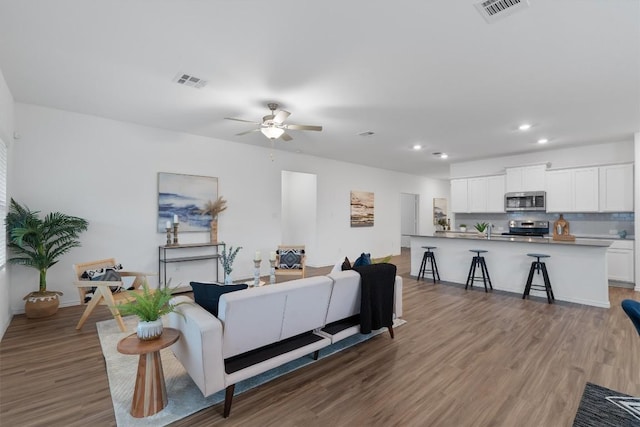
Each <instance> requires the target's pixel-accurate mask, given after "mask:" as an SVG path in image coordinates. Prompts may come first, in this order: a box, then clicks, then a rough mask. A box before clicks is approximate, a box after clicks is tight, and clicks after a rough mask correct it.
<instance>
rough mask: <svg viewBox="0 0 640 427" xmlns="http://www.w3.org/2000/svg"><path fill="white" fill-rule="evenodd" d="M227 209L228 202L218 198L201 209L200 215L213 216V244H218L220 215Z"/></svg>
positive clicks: (211, 234)
mask: <svg viewBox="0 0 640 427" xmlns="http://www.w3.org/2000/svg"><path fill="white" fill-rule="evenodd" d="M225 209H227V201H226V200H225V199H223V198H222V196H220V197H218V198H217V199H216V200H215V201H214V200H209V201H208V202H207V203H205V205H204V207H203V208H202V209H200V215H211V229H210V230H209V238H210V242H211V243H218V215H219V214H220V212H222V211H224V210H225Z"/></svg>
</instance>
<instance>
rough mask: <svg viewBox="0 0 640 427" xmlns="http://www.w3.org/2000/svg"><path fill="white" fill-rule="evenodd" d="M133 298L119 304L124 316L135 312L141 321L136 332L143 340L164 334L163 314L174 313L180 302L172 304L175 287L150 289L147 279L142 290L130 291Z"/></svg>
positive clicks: (119, 309)
mask: <svg viewBox="0 0 640 427" xmlns="http://www.w3.org/2000/svg"><path fill="white" fill-rule="evenodd" d="M128 292H129V295H131V297H132V298H131V299H130V300H129V301H127V302H124V303H122V304H120V305H118V311H120V314H121V315H122V316H128V315H130V314H134V315H136V316H138V318H139V319H140V321H139V322H138V327H137V329H136V333H137V335H138V338H139V339H141V340H143V341H148V340H153V339H156V338H159V337H160V335H162V330H163V326H162V316H164V315H165V314H169V313H172V312H173V311H175V308H176V307H177V306H178V305H179V304H171V298H173V289H172V288H170V287H169V285H168V284H167V285H165V286H162V287H160V288H159V289H154V290H152V289H149V284H148V283H147V282H146V281H145V282H144V283H143V284H142V292H132V291H128Z"/></svg>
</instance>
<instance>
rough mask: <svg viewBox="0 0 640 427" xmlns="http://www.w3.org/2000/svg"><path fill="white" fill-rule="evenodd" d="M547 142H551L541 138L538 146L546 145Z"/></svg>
mask: <svg viewBox="0 0 640 427" xmlns="http://www.w3.org/2000/svg"><path fill="white" fill-rule="evenodd" d="M547 142H549V140H548V139H547V138H540V139H539V140H538V144H546V143H547Z"/></svg>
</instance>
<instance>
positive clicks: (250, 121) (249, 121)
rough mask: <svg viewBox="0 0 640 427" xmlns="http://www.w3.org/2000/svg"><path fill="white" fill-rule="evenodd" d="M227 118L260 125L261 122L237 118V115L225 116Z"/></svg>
mask: <svg viewBox="0 0 640 427" xmlns="http://www.w3.org/2000/svg"><path fill="white" fill-rule="evenodd" d="M224 119H225V120H235V121H236V122H243V123H253V124H254V125H259V124H260V122H254V121H253V120H245V119H236V118H235V117H225V118H224Z"/></svg>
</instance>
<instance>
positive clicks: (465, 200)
mask: <svg viewBox="0 0 640 427" xmlns="http://www.w3.org/2000/svg"><path fill="white" fill-rule="evenodd" d="M504 182H505V179H504V175H496V176H483V177H479V178H468V179H452V180H451V211H452V212H458V213H462V212H504Z"/></svg>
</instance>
